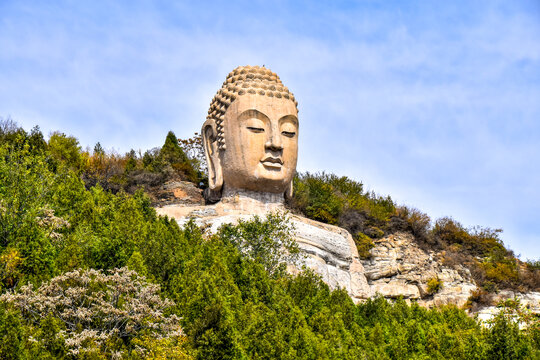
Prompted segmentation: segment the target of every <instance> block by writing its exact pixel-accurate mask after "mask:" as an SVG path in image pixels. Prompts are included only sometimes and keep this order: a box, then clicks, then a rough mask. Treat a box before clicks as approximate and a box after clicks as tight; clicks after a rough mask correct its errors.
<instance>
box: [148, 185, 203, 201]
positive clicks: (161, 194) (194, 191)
mask: <svg viewBox="0 0 540 360" xmlns="http://www.w3.org/2000/svg"><path fill="white" fill-rule="evenodd" d="M152 194H153V196H154V197H155V198H156V200H155V202H156V203H157V204H158V205H159V206H164V205H171V204H190V205H193V204H199V205H202V204H204V199H203V196H202V190H201V189H199V188H197V187H196V186H195V185H194V184H193V183H191V182H188V181H169V182H167V183H165V184H163V185H162V186H161V187H160V188H159V189H156V190H153V191H152Z"/></svg>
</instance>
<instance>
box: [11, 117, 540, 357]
mask: <svg viewBox="0 0 540 360" xmlns="http://www.w3.org/2000/svg"><path fill="white" fill-rule="evenodd" d="M180 145H182V146H179V143H178V141H177V140H176V137H175V136H174V134H172V133H169V134H168V135H167V137H166V140H165V143H164V146H163V147H162V148H160V149H153V150H149V151H146V152H145V153H143V154H141V153H137V152H135V151H130V152H129V153H127V154H125V155H119V154H112V153H107V152H106V151H104V149H103V148H102V147H101V146H100V145H99V144H97V145H96V146H95V148H94V149H93V151H84V150H82V149H81V148H80V146H79V144H78V141H77V140H76V139H75V138H73V137H70V136H66V135H64V134H62V133H54V134H52V135H51V137H50V139H49V140H48V141H45V140H44V137H43V134H42V133H41V132H40V131H39V129H37V128H35V129H33V130H32V131H30V132H26V131H25V130H23V129H21V128H19V127H18V126H16V124H14V123H13V122H10V121H2V122H1V123H0V225H1V233H0V290H1V293H2V295H1V296H0V300H1V304H0V358H15V359H17V358H97V359H100V358H113V357H122V358H146V357H154V358H175V359H182V358H185V359H189V358H197V359H241V358H245V359H248V358H253V359H320V358H323V359H347V358H350V359H353V358H366V359H406V358H416V359H418V358H453V359H470V358H478V359H500V358H516V359H518V358H519V359H526V358H537V357H538V356H539V355H540V324H539V321H538V318H536V317H534V316H531V315H530V314H529V313H528V312H527V311H526V310H525V309H523V307H522V306H521V305H520V304H519V303H517V302H515V301H514V302H512V301H510V302H507V303H506V305H505V307H504V308H503V309H504V311H502V312H501V313H500V314H499V315H497V316H495V317H494V318H493V320H491V322H490V323H491V326H490V327H482V326H481V325H480V323H479V322H478V321H477V320H476V319H474V318H471V317H469V316H468V315H467V314H466V313H465V312H464V311H463V310H462V309H458V308H457V307H455V306H444V305H442V306H440V307H436V308H433V309H426V308H423V307H421V306H419V305H418V304H417V303H415V302H413V303H412V304H407V302H406V301H405V300H403V299H402V298H400V297H399V296H398V297H397V300H396V301H394V302H389V301H387V300H385V299H384V298H382V297H376V298H374V299H370V300H367V301H366V302H364V303H361V304H357V305H356V304H354V303H353V302H352V300H351V299H350V298H349V296H348V295H347V293H346V292H345V291H344V290H339V289H338V290H334V291H332V290H331V289H329V287H328V286H327V285H326V284H324V283H323V282H322V281H321V280H320V279H319V278H317V277H316V276H314V275H313V274H312V273H310V272H304V273H301V274H300V275H298V276H295V277H293V276H291V275H289V274H288V273H287V272H286V271H285V265H286V264H285V260H284V254H283V253H280V251H274V252H259V253H253V252H250V251H249V250H247V251H246V250H245V248H243V247H242V244H243V243H244V242H248V243H252V244H257V245H260V244H259V243H258V241H259V242H260V241H264V242H265V243H264V244H265V245H264V248H267V249H271V248H274V249H279V247H275V246H274V247H273V245H275V244H273V241H275V239H276V238H281V239H282V240H283V241H285V240H286V238H287V236H289V235H288V234H289V231H290V229H289V227H288V224H287V223H283V221H282V219H279V218H278V217H276V216H269V217H268V218H266V219H255V220H253V221H251V222H246V223H240V224H239V225H236V226H232V225H231V226H225V227H223V228H221V229H220V230H219V231H218V233H216V234H213V235H212V234H208V233H205V232H203V231H201V229H198V228H197V227H196V226H194V224H193V223H189V224H188V225H186V227H184V228H180V227H179V226H178V224H177V223H176V222H174V221H170V220H169V219H167V218H164V217H159V216H157V215H156V212H155V210H154V208H153V207H154V206H158V205H160V204H167V203H174V202H182V201H189V202H195V203H200V202H202V201H203V200H202V197H201V192H202V188H204V184H205V178H204V175H203V174H204V171H203V170H204V163H203V161H202V159H201V157H200V147H198V146H199V145H198V142H197V138H196V137H195V138H193V139H190V140H187V141H181V142H180ZM295 188H296V194H295V197H294V199H293V200H292V201H291V203H290V204H289V206H290V209H291V210H292V211H294V212H298V213H300V214H303V215H305V216H307V217H309V218H312V219H315V220H317V221H323V222H327V223H329V224H336V225H339V226H342V227H344V228H346V229H347V230H349V232H350V233H351V234H352V235H353V237H354V239H355V241H356V244H357V247H358V249H359V252H360V254H362V256H363V257H364V261H365V264H366V269H368V270H369V271H371V272H370V274H371V276H372V278H373V280H377V279H375V278H376V277H377V275H376V273H377V266H378V265H377V264H379V263H377V264H376V263H375V262H373V264H372V267H371V268H368V266H367V265H368V264H369V263H370V261H374V259H377V258H380V256H381V252H382V251H381V250H380V249H381V247H384V246H389V245H388V241H389V240H388V239H390V238H392V237H393V239H394V240H396V239H401V240H399V241H401V244H402V245H403V246H404V247H408V248H411V246H414V247H415V248H416V249H419V250H421V251H424V252H425V253H426V254H431V253H436V254H440V256H441V258H440V259H439V258H436V262H437V263H439V262H440V263H441V264H443V265H444V266H447V267H448V268H452V269H455V271H456V273H459V272H460V271H461V272H463V271H465V272H467V271H468V272H469V273H470V276H471V279H472V281H474V282H475V283H476V284H478V285H480V286H481V287H482V289H483V291H484V292H485V294H486V295H485V296H488V294H492V293H495V292H497V291H498V290H499V291H500V290H504V289H510V290H513V291H521V292H527V291H533V290H538V286H539V285H538V284H539V280H538V277H539V267H538V263H537V262H530V263H524V262H521V261H519V259H516V258H515V257H514V256H513V254H512V253H511V252H510V251H508V250H507V249H506V248H505V247H504V246H503V244H502V242H501V241H500V238H499V237H498V232H497V231H496V230H491V229H485V228H477V229H465V228H463V226H461V225H460V224H459V223H457V222H456V221H454V220H452V219H450V218H445V219H439V220H436V221H435V222H434V224H433V225H431V220H430V219H429V218H428V217H427V215H425V214H422V213H421V212H419V211H417V210H411V209H409V208H405V207H399V206H396V205H395V204H394V203H393V201H392V200H391V198H389V197H380V196H377V195H375V194H373V193H365V192H364V191H363V186H362V184H360V183H357V182H355V181H352V180H350V179H347V178H344V177H337V176H334V175H329V174H315V175H313V174H300V175H299V176H298V177H297V178H296V180H295ZM396 241H397V240H396ZM254 242H255V243H254ZM392 246H394V245H392ZM256 248H259V247H258V246H252V247H251V249H256ZM288 250H289V252H288V253H289V254H290V253H294V245H291V247H290V248H289V249H288ZM415 251H416V250H415ZM437 256H439V255H437ZM387 263H389V264H390V263H391V260H388V261H387ZM388 268H390V269H391V268H392V266H389V267H388ZM400 273H403V271H400ZM379 275H381V274H379ZM383 275H384V276H390V277H391V276H395V275H396V274H395V273H392V271H390V272H388V273H386V274H383ZM384 276H381V277H379V278H378V279H381V278H383V277H384ZM427 280H431V279H427ZM438 280H441V279H438ZM436 281H437V279H436V278H435V279H434V281H432V282H431V285H430V286H431V289H426V290H427V291H426V293H427V292H430V291H431V292H432V294H431V295H430V296H435V294H436V293H437V292H438V291H439V290H441V289H437V286H438V285H437V283H436ZM29 284H30V285H31V286H27V285H29ZM483 296H484V294H475V295H474V297H472V298H471V299H468V300H470V301H471V304H470V306H474V302H475V301H476V302H477V301H484V300H483V299H484V298H483ZM410 298H412V297H410ZM420 300H421V299H420ZM516 316H517V318H516ZM516 319H518V320H519V321H521V323H522V325H524V326H525V327H524V328H523V329H521V330H520V328H519V324H518V323H517V322H516Z"/></svg>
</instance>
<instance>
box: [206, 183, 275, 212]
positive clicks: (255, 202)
mask: <svg viewBox="0 0 540 360" xmlns="http://www.w3.org/2000/svg"><path fill="white" fill-rule="evenodd" d="M284 203H285V197H284V194H282V193H270V192H261V191H251V190H245V189H235V188H228V187H226V186H225V187H224V189H223V193H222V197H221V201H220V202H219V203H218V204H221V206H223V207H224V208H231V209H234V210H235V211H241V212H246V213H252V214H256V215H258V214H264V213H267V212H270V211H276V210H283V209H284ZM218 204H216V205H218Z"/></svg>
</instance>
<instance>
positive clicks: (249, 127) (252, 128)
mask: <svg viewBox="0 0 540 360" xmlns="http://www.w3.org/2000/svg"><path fill="white" fill-rule="evenodd" d="M247 128H248V129H249V130H251V131H253V132H254V133H263V132H264V129H263V128H260V127H255V126H248V127H247Z"/></svg>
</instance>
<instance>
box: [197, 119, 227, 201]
mask: <svg viewBox="0 0 540 360" xmlns="http://www.w3.org/2000/svg"><path fill="white" fill-rule="evenodd" d="M201 134H202V143H203V147H204V155H205V157H206V162H207V164H208V189H207V191H205V198H206V200H207V201H209V202H217V201H219V199H221V188H222V187H223V169H222V167H221V159H220V157H219V149H218V142H217V131H216V124H215V122H214V121H213V120H207V121H206V122H205V123H204V125H203V127H202V130H201Z"/></svg>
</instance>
